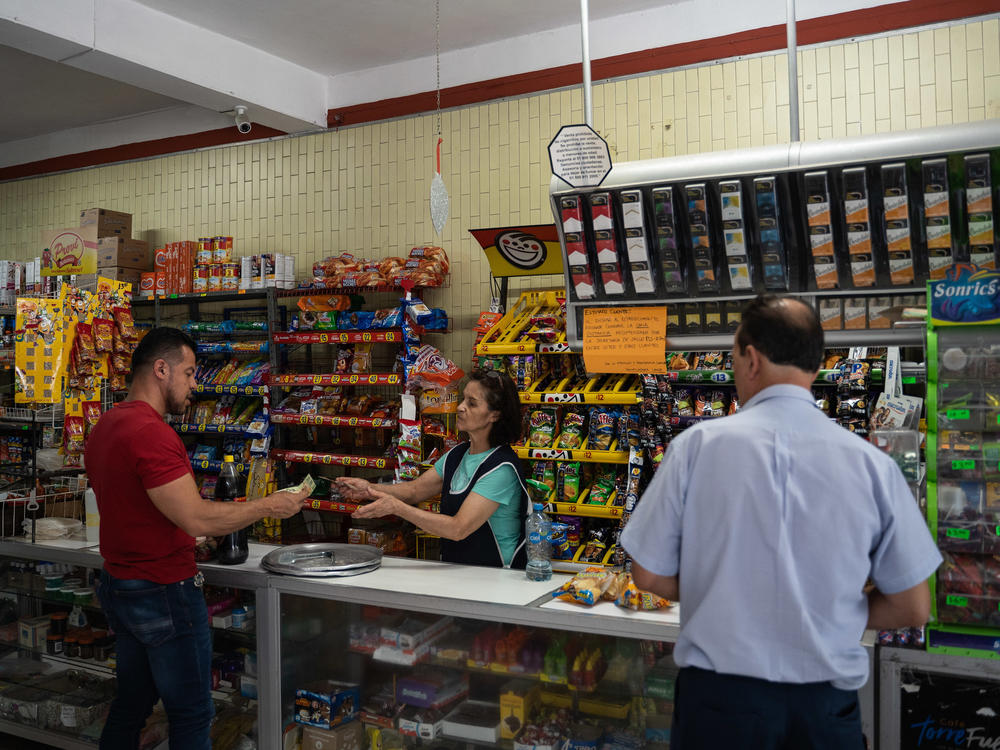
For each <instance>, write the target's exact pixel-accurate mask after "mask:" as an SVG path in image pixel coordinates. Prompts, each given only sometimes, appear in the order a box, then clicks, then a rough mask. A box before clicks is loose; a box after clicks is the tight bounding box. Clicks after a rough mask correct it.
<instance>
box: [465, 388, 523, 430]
mask: <svg viewBox="0 0 1000 750" xmlns="http://www.w3.org/2000/svg"><path fill="white" fill-rule="evenodd" d="M473 381H475V382H477V383H479V385H481V386H482V388H483V392H484V393H485V394H486V405H487V406H488V407H489V408H490V409H491V410H492V411H498V412H500V418H499V419H498V420H497V421H496V422H494V423H493V426H492V427H491V428H490V435H489V441H490V447H491V448H495V447H496V446H498V445H509V444H510V443H516V442H517V441H518V440H519V439H520V437H521V399H520V398H519V397H518V395H517V387H516V386H515V385H514V381H513V380H511V379H510V378H509V377H508V376H507V375H504V374H503V373H502V372H497V371H496V370H473V371H472V372H470V373H469V379H468V381H467V382H466V385H468V384H469V383H471V382H473Z"/></svg>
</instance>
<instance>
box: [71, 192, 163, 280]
mask: <svg viewBox="0 0 1000 750" xmlns="http://www.w3.org/2000/svg"><path fill="white" fill-rule="evenodd" d="M80 228H81V229H92V230H95V231H96V241H97V273H87V274H80V275H79V276H77V277H76V281H75V284H76V286H78V287H79V288H81V289H96V288H97V277H98V276H103V277H104V278H106V279H114V280H115V281H125V282H128V283H129V284H131V285H132V289H133V291H135V290H138V289H139V280H140V276H141V274H142V271H143V270H144V269H145V268H148V267H149V244H148V243H146V242H144V241H142V240H134V239H132V214H127V213H124V212H122V211H111V210H110V209H107V208H85V209H84V210H83V211H81V212H80Z"/></svg>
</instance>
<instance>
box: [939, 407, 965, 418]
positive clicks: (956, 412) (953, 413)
mask: <svg viewBox="0 0 1000 750" xmlns="http://www.w3.org/2000/svg"><path fill="white" fill-rule="evenodd" d="M944 414H945V416H946V417H948V419H956V420H957V419H968V418H969V410H968V409H948V411H946V412H945V413H944Z"/></svg>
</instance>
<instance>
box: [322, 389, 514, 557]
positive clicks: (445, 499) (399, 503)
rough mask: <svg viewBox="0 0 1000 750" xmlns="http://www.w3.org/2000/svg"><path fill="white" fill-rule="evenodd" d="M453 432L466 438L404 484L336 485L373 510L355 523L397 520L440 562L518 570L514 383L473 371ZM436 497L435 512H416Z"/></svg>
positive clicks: (346, 480) (344, 481)
mask: <svg viewBox="0 0 1000 750" xmlns="http://www.w3.org/2000/svg"><path fill="white" fill-rule="evenodd" d="M457 427H458V431H459V432H464V433H466V434H467V435H468V436H469V442H467V443H461V444H459V445H457V446H455V447H454V448H452V449H451V450H450V451H448V452H447V453H446V454H445V455H444V456H442V457H441V458H440V459H439V460H438V462H437V463H435V464H434V468H433V469H431V470H428V471H425V472H424V473H423V474H421V475H420V476H419V477H417V478H416V479H414V480H412V481H410V482H402V483H399V484H372V483H370V482H368V481H367V480H365V479H358V478H355V477H340V478H338V479H337V483H338V484H339V485H340V489H341V491H343V492H344V495H345V496H346V497H348V498H350V499H355V500H366V499H371V500H372V502H371V503H369V504H367V505H365V506H363V507H361V508H359V509H358V510H357V511H355V513H354V517H355V518H381V517H382V516H398V517H399V518H403V519H405V520H407V521H409V522H410V523H412V524H415V525H416V526H418V527H419V528H421V529H422V530H424V531H426V532H427V533H428V534H434V535H436V536H439V537H441V559H442V560H444V561H445V562H452V563H463V564H466V565H488V566H491V567H497V568H499V567H504V568H508V567H514V568H523V567H524V565H525V549H524V520H525V516H526V514H527V502H528V492H527V489H526V488H525V485H524V479H523V478H522V476H521V462H520V460H519V459H518V458H517V455H516V454H515V453H514V451H513V450H512V449H511V447H510V443H512V442H515V441H516V440H517V439H518V438H520V436H521V404H520V401H519V400H518V397H517V389H516V388H515V387H514V383H513V381H512V380H511V379H510V378H509V377H507V376H506V375H501V374H500V373H497V372H494V371H492V370H474V371H473V372H472V373H471V374H470V375H469V381H468V383H467V384H466V386H465V390H464V391H463V394H462V402H461V403H460V404H459V405H458V414H457ZM438 494H440V495H441V512H440V513H431V512H430V511H426V510H420V509H418V508H415V507H413V506H415V505H416V504H417V503H419V502H421V501H423V500H428V499H430V498H432V497H434V496H436V495H438Z"/></svg>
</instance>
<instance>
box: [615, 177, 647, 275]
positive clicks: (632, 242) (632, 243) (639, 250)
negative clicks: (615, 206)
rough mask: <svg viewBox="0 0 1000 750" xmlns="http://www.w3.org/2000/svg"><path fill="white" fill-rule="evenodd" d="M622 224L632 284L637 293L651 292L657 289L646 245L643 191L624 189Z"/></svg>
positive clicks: (622, 195) (622, 193) (622, 194)
mask: <svg viewBox="0 0 1000 750" xmlns="http://www.w3.org/2000/svg"><path fill="white" fill-rule="evenodd" d="M620 198H621V202H622V225H623V227H624V228H625V255H626V257H627V259H628V267H629V271H630V272H631V274H632V286H633V287H634V288H635V291H636V293H637V294H649V293H651V292H653V291H654V290H655V288H654V285H653V269H652V265H651V264H650V261H649V248H648V247H647V246H646V227H645V218H644V215H643V210H642V192H641V191H639V190H623V191H622V192H621V195H620Z"/></svg>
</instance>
